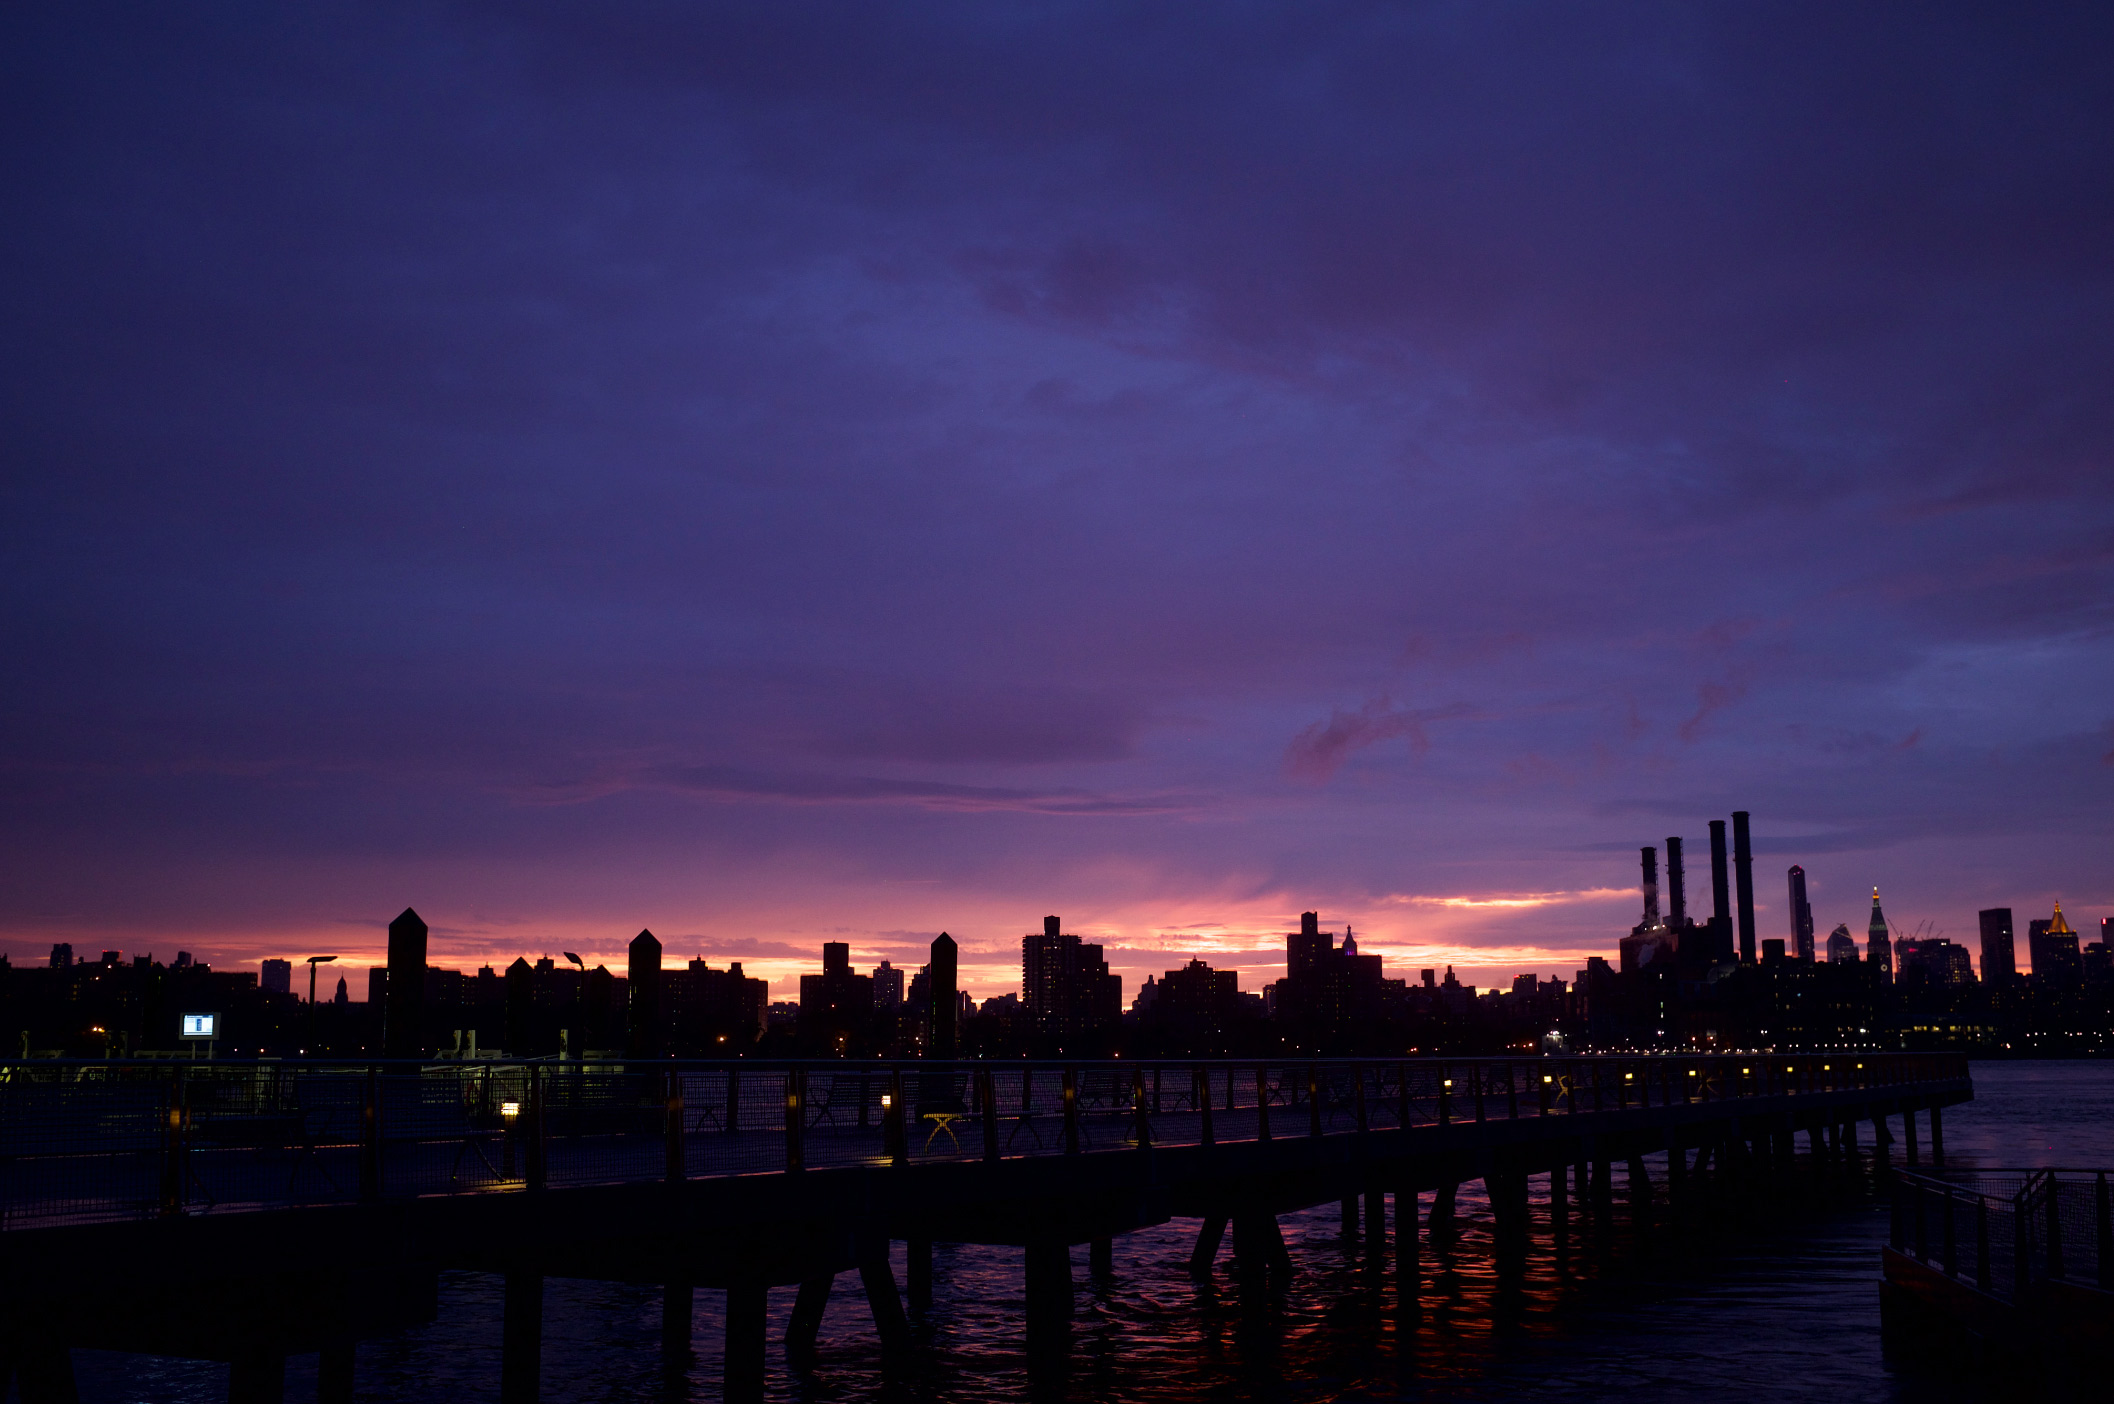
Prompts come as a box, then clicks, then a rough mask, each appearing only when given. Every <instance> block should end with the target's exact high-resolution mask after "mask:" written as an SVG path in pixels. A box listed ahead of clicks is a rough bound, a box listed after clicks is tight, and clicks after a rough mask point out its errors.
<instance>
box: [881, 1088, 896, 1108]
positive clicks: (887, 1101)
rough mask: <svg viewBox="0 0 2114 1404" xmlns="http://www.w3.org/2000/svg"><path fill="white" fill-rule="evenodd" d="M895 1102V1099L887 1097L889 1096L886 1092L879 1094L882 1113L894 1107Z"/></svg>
mask: <svg viewBox="0 0 2114 1404" xmlns="http://www.w3.org/2000/svg"><path fill="white" fill-rule="evenodd" d="M895 1102H896V1099H895V1098H894V1097H891V1096H889V1095H888V1094H887V1093H886V1092H883V1093H882V1094H881V1110H882V1111H887V1110H888V1109H889V1108H890V1107H892V1106H894V1105H895Z"/></svg>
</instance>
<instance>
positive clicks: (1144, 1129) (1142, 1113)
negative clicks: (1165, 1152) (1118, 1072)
mask: <svg viewBox="0 0 2114 1404" xmlns="http://www.w3.org/2000/svg"><path fill="white" fill-rule="evenodd" d="M1154 1077H1155V1078H1157V1077H1158V1074H1157V1073H1155V1074H1154ZM1130 1116H1131V1135H1132V1138H1133V1139H1135V1140H1136V1141H1137V1143H1138V1149H1139V1150H1151V1149H1152V1117H1151V1116H1150V1115H1149V1114H1148V1109H1147V1107H1146V1103H1145V1068H1144V1066H1143V1065H1142V1064H1134V1065H1133V1066H1132V1067H1131V1070H1130Z"/></svg>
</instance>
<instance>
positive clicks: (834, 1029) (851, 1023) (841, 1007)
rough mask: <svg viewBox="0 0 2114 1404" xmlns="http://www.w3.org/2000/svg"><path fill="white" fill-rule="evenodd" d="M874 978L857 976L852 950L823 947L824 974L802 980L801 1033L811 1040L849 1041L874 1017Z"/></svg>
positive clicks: (827, 943)
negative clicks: (839, 1039)
mask: <svg viewBox="0 0 2114 1404" xmlns="http://www.w3.org/2000/svg"><path fill="white" fill-rule="evenodd" d="M873 1008H874V998H873V977H872V976H870V975H855V974H853V973H852V968H851V947H850V946H848V945H846V944H845V943H844V942H842V941H825V942H823V943H822V973H821V974H820V975H803V976H801V977H800V1031H801V1032H802V1033H804V1034H807V1035H810V1036H811V1037H840V1038H841V1037H845V1036H848V1035H850V1034H851V1033H853V1032H854V1031H856V1030H859V1029H863V1028H864V1027H865V1026H866V1023H867V1021H868V1020H869V1019H871V1018H872V1017H873Z"/></svg>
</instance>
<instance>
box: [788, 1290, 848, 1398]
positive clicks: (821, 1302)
mask: <svg viewBox="0 0 2114 1404" xmlns="http://www.w3.org/2000/svg"><path fill="white" fill-rule="evenodd" d="M836 1282H837V1279H836V1275H835V1274H834V1273H831V1274H825V1275H823V1276H819V1277H810V1278H808V1279H807V1280H806V1281H804V1282H802V1283H801V1284H800V1295H799V1296H797V1297H795V1298H794V1299H793V1315H792V1319H791V1320H789V1321H787V1322H786V1325H785V1355H786V1359H787V1360H789V1361H791V1362H792V1365H793V1368H794V1369H795V1370H797V1371H799V1372H800V1373H802V1374H805V1373H806V1372H807V1371H808V1370H809V1369H811V1368H813V1365H814V1362H815V1340H816V1338H817V1337H818V1336H819V1335H820V1334H821V1332H822V1313H823V1310H824V1309H825V1308H826V1307H828V1306H829V1294H830V1289H831V1288H832V1287H834V1286H835V1285H836Z"/></svg>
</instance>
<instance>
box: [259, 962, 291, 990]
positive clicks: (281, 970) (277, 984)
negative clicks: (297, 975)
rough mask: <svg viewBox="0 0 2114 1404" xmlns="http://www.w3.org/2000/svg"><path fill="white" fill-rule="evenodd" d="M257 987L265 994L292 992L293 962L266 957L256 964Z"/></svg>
mask: <svg viewBox="0 0 2114 1404" xmlns="http://www.w3.org/2000/svg"><path fill="white" fill-rule="evenodd" d="M257 988H258V989H260V990H263V991H264V992H265V993H266V994H292V993H293V989H294V963H293V962H292V961H290V960H273V959H271V958H270V957H266V958H265V959H264V960H263V961H261V962H259V963H258V966H257Z"/></svg>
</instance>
